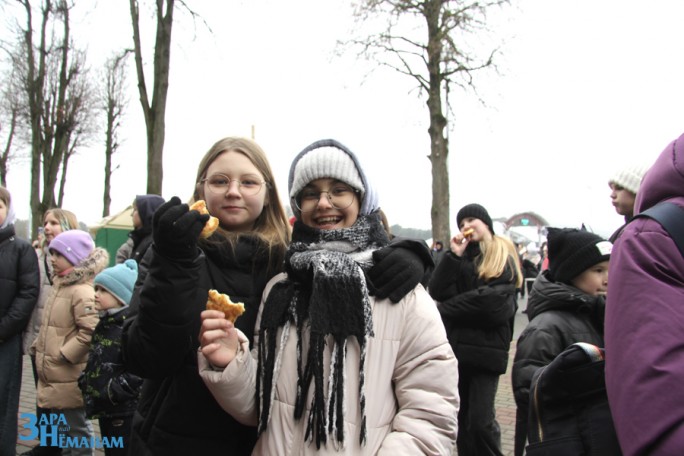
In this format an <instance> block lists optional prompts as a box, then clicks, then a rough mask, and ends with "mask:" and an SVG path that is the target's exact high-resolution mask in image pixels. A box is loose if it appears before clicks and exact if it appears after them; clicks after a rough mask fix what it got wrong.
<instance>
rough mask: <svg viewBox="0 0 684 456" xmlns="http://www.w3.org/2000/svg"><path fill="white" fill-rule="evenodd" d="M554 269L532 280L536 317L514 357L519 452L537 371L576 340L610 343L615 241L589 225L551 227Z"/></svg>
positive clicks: (531, 311) (531, 307)
mask: <svg viewBox="0 0 684 456" xmlns="http://www.w3.org/2000/svg"><path fill="white" fill-rule="evenodd" d="M548 249H549V269H548V270H546V271H543V272H542V273H541V274H540V275H539V276H538V277H537V280H536V281H535V282H534V285H532V290H531V292H530V297H529V300H528V304H527V317H528V318H529V319H530V323H529V324H528V325H527V327H526V328H525V330H524V331H523V332H522V334H520V337H519V338H518V344H517V350H516V354H515V361H514V363H513V373H512V377H513V395H514V396H515V402H516V405H517V413H516V427H515V455H516V456H519V455H522V454H523V449H524V448H525V440H526V439H527V418H528V411H529V393H530V384H531V382H532V376H533V375H534V373H535V372H536V370H537V369H539V368H540V367H543V366H546V365H547V364H549V363H550V362H551V361H553V359H554V358H555V357H556V356H557V355H558V354H559V353H561V352H562V351H563V350H565V349H566V348H567V347H568V346H569V345H571V344H573V343H575V342H586V343H590V344H593V345H596V346H599V347H603V346H604V341H603V321H604V313H605V306H606V290H607V289H608V260H609V258H610V252H611V249H612V244H611V243H610V242H608V241H606V240H605V239H603V238H601V237H600V236H597V235H596V234H593V233H590V232H588V231H584V230H576V229H570V228H564V229H558V228H549V234H548Z"/></svg>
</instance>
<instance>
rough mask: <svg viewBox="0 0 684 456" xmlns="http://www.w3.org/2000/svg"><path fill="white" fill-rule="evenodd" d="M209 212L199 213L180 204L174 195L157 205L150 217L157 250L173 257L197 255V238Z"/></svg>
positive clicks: (179, 258) (178, 258) (193, 256)
mask: <svg viewBox="0 0 684 456" xmlns="http://www.w3.org/2000/svg"><path fill="white" fill-rule="evenodd" d="M207 220H209V214H203V215H200V213H199V212H197V211H191V210H189V208H188V205H187V204H181V202H180V199H179V198H178V197H177V196H174V197H173V198H171V199H170V200H169V201H167V202H166V203H164V204H162V205H161V206H159V209H157V211H156V212H155V213H154V217H153V218H152V238H153V239H154V245H155V246H156V249H157V251H159V252H160V253H161V254H162V255H164V256H166V257H168V258H171V259H175V260H181V259H193V258H195V256H196V255H197V239H198V238H199V235H200V233H201V232H202V228H204V224H205V223H207Z"/></svg>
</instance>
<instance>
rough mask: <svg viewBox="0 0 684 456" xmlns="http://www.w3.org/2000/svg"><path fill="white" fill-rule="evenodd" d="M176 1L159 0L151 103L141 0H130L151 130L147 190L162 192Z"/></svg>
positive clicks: (137, 64) (148, 129)
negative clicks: (146, 80) (141, 25)
mask: <svg viewBox="0 0 684 456" xmlns="http://www.w3.org/2000/svg"><path fill="white" fill-rule="evenodd" d="M174 1H175V0H166V5H164V0H156V14H157V34H156V38H155V45H154V81H153V88H152V102H151V103H150V101H149V97H148V91H147V85H146V83H145V75H144V71H143V62H142V46H141V42H140V16H139V10H138V2H137V1H136V0H130V9H131V21H132V24H133V44H134V50H135V68H136V72H137V75H138V92H139V93H140V104H141V106H142V109H143V115H144V118H145V126H146V132H147V193H150V194H157V195H161V194H162V183H163V179H164V171H163V152H164V138H165V129H166V122H165V116H166V101H167V93H168V90H169V68H170V63H171V31H172V25H173V9H174Z"/></svg>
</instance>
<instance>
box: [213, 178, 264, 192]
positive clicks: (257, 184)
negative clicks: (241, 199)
mask: <svg viewBox="0 0 684 456" xmlns="http://www.w3.org/2000/svg"><path fill="white" fill-rule="evenodd" d="M200 182H202V183H206V184H207V187H209V191H210V192H212V193H216V194H217V195H224V194H225V193H226V192H228V190H229V189H230V184H232V183H233V182H237V184H238V191H239V192H240V193H242V194H243V195H256V194H257V193H259V190H261V186H262V185H266V186H267V187H268V183H266V182H264V181H263V180H261V179H260V178H259V177H258V176H255V175H251V174H250V175H247V176H242V177H240V178H239V179H231V178H230V177H228V176H226V175H223V174H213V175H211V176H209V177H207V178H206V179H202V180H201V181H200Z"/></svg>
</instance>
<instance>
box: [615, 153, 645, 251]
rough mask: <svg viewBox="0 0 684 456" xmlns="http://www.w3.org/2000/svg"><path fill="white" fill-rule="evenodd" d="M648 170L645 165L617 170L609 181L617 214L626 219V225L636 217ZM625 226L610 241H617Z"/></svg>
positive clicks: (629, 166)
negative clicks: (640, 193)
mask: <svg viewBox="0 0 684 456" xmlns="http://www.w3.org/2000/svg"><path fill="white" fill-rule="evenodd" d="M646 170H648V167H647V166H645V165H640V164H630V165H628V166H625V167H624V168H622V169H619V170H617V171H616V172H615V173H614V174H613V175H612V176H610V179H608V186H609V187H610V200H611V203H612V205H613V207H614V208H615V212H617V213H618V215H622V216H623V217H624V218H625V225H626V224H627V223H629V221H630V220H632V217H633V216H634V202H635V201H636V194H637V192H638V191H639V187H640V186H641V180H642V179H643V178H644V174H646ZM625 225H622V226H620V228H618V229H617V230H616V231H615V232H614V233H613V234H612V235H611V236H610V238H608V240H609V241H610V242H615V239H617V237H618V236H619V235H620V233H621V232H622V230H623V228H624V227H625Z"/></svg>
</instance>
